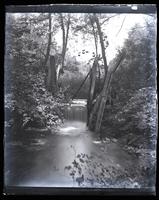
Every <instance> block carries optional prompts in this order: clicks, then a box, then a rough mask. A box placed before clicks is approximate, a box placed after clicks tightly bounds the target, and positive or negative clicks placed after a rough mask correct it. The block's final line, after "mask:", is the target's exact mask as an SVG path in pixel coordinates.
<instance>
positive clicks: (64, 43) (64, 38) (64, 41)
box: [57, 14, 70, 80]
mask: <svg viewBox="0 0 159 200" xmlns="http://www.w3.org/2000/svg"><path fill="white" fill-rule="evenodd" d="M63 18H64V17H63V16H62V14H60V24H61V30H62V53H61V57H62V61H61V64H59V65H58V67H57V80H58V79H59V76H60V71H61V69H63V67H64V62H65V55H66V50H67V43H68V35H69V28H70V15H69V16H68V20H67V25H66V30H65V25H64V20H63Z"/></svg>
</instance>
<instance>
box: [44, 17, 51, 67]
mask: <svg viewBox="0 0 159 200" xmlns="http://www.w3.org/2000/svg"><path fill="white" fill-rule="evenodd" d="M48 17H49V38H48V45H47V50H46V55H45V60H44V62H43V67H44V68H46V64H47V61H48V58H49V54H50V46H51V13H49V16H48Z"/></svg>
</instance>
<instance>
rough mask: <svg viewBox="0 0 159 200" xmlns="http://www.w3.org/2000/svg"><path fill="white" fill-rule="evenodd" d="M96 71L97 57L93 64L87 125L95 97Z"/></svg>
mask: <svg viewBox="0 0 159 200" xmlns="http://www.w3.org/2000/svg"><path fill="white" fill-rule="evenodd" d="M96 71H97V58H95V61H94V63H93V66H92V70H91V73H90V87H89V95H88V100H87V125H88V124H89V117H90V112H91V108H92V102H93V97H94V91H95V84H96Z"/></svg>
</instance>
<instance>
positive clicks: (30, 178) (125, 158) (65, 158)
mask: <svg viewBox="0 0 159 200" xmlns="http://www.w3.org/2000/svg"><path fill="white" fill-rule="evenodd" d="M65 118H66V120H65V121H64V123H63V124H62V125H61V126H60V127H58V129H57V131H56V133H55V132H53V133H52V134H47V135H40V134H39V137H38V138H37V137H33V134H34V133H28V140H27V141H16V142H15V141H14V142H13V141H10V142H7V143H6V145H5V184H6V185H7V186H29V187H30V186H31V187H34V186H36V187H109V186H110V187H112V185H113V184H114V187H123V185H121V183H119V184H118V185H117V182H114V183H113V180H112V179H113V177H115V174H114V173H116V175H117V174H118V173H119V172H121V173H123V174H124V170H125V169H127V168H130V167H132V166H133V164H134V163H137V162H138V159H137V158H136V157H132V155H130V154H128V153H127V152H126V151H124V150H123V149H122V147H121V145H120V144H119V143H118V141H116V140H111V139H109V138H106V139H105V140H104V141H100V140H98V138H97V137H96V135H95V134H94V133H93V132H91V131H89V130H88V128H87V126H86V100H78V99H76V100H74V101H73V102H72V104H71V105H68V106H67V107H66V111H65ZM29 134H32V136H31V137H29ZM29 138H30V139H29ZM113 174H114V175H113ZM114 180H115V179H114ZM126 180H127V177H126V178H125V181H126ZM123 182H124V180H123ZM136 184H137V183H136ZM126 185H127V187H129V185H128V184H126ZM130 187H133V186H132V185H131V186H130Z"/></svg>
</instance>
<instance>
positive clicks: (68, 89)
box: [4, 4, 158, 192]
mask: <svg viewBox="0 0 159 200" xmlns="http://www.w3.org/2000/svg"><path fill="white" fill-rule="evenodd" d="M105 5H107V4H105ZM111 5H112V4H111ZM114 5H117V6H116V7H117V8H118V7H122V4H114ZM126 5H127V7H129V8H130V7H131V9H132V13H131V12H130V13H128V12H125V13H124V12H115V11H113V12H112V13H111V12H108V13H107V12H82V11H81V12H70V11H68V12H66V11H65V12H61V11H60V12H50V10H48V11H47V12H44V11H41V12H40V11H37V10H36V12H33V11H31V12H25V11H24V12H18V11H17V12H12V11H8V12H7V11H6V13H5V52H4V53H5V54H4V112H5V113H4V114H5V118H4V187H5V188H7V187H8V188H9V187H13V188H14V187H15V188H23V187H31V188H34V187H38V188H92V189H93V188H99V189H109V188H111V189H114V191H115V190H116V189H123V191H124V189H143V190H148V191H152V192H155V191H156V147H157V117H158V113H157V81H156V76H157V62H156V60H157V56H156V43H157V39H156V38H157V12H152V13H151V12H150V13H146V12H145V13H139V12H138V13H135V11H136V10H137V9H138V6H140V4H126ZM151 5H154V7H155V4H151ZM51 6H54V5H53V4H51V5H50V7H51ZM90 6H91V5H90ZM141 6H143V8H144V4H141ZM26 7H27V6H26ZM107 7H109V4H108V5H107ZM89 11H90V10H89ZM133 11H134V13H133ZM19 190H20V189H19Z"/></svg>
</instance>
